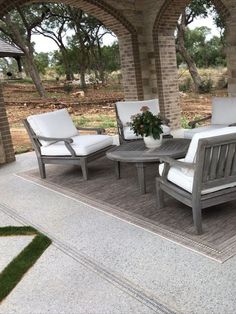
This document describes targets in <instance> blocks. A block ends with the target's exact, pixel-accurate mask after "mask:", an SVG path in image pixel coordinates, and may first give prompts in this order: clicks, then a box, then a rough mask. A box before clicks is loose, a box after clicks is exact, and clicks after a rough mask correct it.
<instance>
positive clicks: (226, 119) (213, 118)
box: [184, 97, 236, 139]
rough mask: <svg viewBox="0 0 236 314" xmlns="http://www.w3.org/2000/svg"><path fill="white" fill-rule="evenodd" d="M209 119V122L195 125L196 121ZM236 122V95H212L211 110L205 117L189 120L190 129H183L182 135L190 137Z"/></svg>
mask: <svg viewBox="0 0 236 314" xmlns="http://www.w3.org/2000/svg"><path fill="white" fill-rule="evenodd" d="M208 120H210V124H208V125H205V126H200V127H196V126H197V124H198V123H201V122H205V121H208ZM235 124H236V97H213V98H212V112H211V114H209V115H208V116H206V117H203V118H200V119H197V120H193V121H190V122H189V126H190V127H191V129H185V130H184V137H185V138H189V139H192V137H193V136H194V134H196V133H199V132H205V131H210V130H217V129H220V128H225V127H227V126H232V125H235Z"/></svg>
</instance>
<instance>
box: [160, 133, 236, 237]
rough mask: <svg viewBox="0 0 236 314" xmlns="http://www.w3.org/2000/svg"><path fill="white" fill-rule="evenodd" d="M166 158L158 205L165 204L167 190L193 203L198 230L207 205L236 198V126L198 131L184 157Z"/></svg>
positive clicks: (161, 169) (161, 171)
mask: <svg viewBox="0 0 236 314" xmlns="http://www.w3.org/2000/svg"><path fill="white" fill-rule="evenodd" d="M162 161H164V163H163V164H161V165H160V174H161V176H160V177H157V178H156V191H157V207H158V208H162V207H164V198H163V192H165V193H167V194H169V195H171V196H172V197H174V198H176V199H177V200H179V201H180V202H182V203H184V204H186V205H187V206H190V207H192V214H193V222H194V226H195V228H196V231H197V233H198V234H201V233H202V218H201V216H202V209H203V208H206V207H210V206H213V205H217V204H221V203H225V202H227V201H230V200H234V199H236V127H227V128H222V129H219V130H214V131H208V132H201V133H198V134H195V135H194V137H193V139H192V140H191V143H190V146H189V149H188V152H187V154H186V157H185V158H184V159H180V160H174V159H171V158H168V157H164V158H162Z"/></svg>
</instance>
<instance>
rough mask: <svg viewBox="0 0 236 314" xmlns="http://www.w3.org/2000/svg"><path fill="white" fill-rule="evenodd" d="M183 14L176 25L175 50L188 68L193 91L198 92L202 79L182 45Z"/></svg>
mask: <svg viewBox="0 0 236 314" xmlns="http://www.w3.org/2000/svg"><path fill="white" fill-rule="evenodd" d="M185 27H186V26H185V13H183V14H182V17H181V21H180V23H179V24H178V25H177V28H178V33H177V43H176V50H177V51H178V52H179V53H180V55H181V56H182V58H183V60H184V61H185V62H186V64H187V66H188V70H189V73H190V75H191V77H192V79H193V83H194V87H195V91H196V92H198V91H199V86H200V85H201V82H202V79H201V77H200V75H199V73H198V70H197V66H196V63H195V62H194V60H193V59H192V57H191V55H190V54H189V53H188V50H187V49H186V48H185V45H184V34H185Z"/></svg>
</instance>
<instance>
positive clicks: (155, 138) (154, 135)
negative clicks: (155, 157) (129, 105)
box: [129, 106, 163, 148]
mask: <svg viewBox="0 0 236 314" xmlns="http://www.w3.org/2000/svg"><path fill="white" fill-rule="evenodd" d="M140 111H141V113H138V114H136V115H134V116H132V117H131V122H130V123H129V126H130V128H131V130H133V131H134V133H135V134H136V135H137V136H138V135H141V136H142V137H143V140H144V142H145V145H146V146H147V147H148V148H154V147H158V146H160V145H161V139H162V136H161V134H162V133H163V130H162V124H163V120H162V118H161V117H160V115H159V114H158V115H154V114H153V113H152V112H151V111H149V107H148V106H143V107H142V108H141V109H140Z"/></svg>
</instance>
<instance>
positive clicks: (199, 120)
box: [188, 114, 212, 129]
mask: <svg viewBox="0 0 236 314" xmlns="http://www.w3.org/2000/svg"><path fill="white" fill-rule="evenodd" d="M211 117H212V115H211V114H210V115H208V116H206V117H204V118H201V119H197V120H193V121H190V122H189V123H188V125H189V126H191V127H192V129H194V128H195V127H196V124H197V123H199V122H203V121H206V120H209V119H211Z"/></svg>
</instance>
